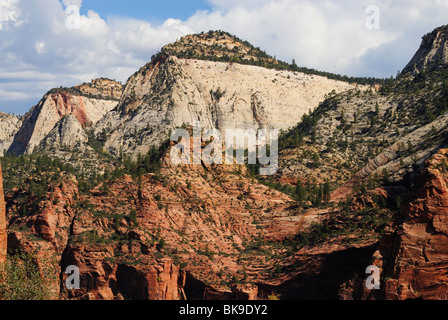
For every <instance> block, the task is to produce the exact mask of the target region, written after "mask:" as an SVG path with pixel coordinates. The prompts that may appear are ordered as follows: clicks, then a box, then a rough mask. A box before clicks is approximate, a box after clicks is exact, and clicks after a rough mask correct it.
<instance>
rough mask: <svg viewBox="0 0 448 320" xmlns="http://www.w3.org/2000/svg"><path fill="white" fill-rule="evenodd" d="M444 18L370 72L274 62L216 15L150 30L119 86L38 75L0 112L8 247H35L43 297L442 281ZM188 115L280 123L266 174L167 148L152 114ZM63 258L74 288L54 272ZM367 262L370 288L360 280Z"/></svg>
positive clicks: (352, 293) (395, 289) (417, 289)
mask: <svg viewBox="0 0 448 320" xmlns="http://www.w3.org/2000/svg"><path fill="white" fill-rule="evenodd" d="M444 30H446V27H441V28H438V29H436V30H435V31H434V32H432V33H430V34H428V35H427V36H425V37H424V39H423V44H422V46H421V48H420V49H419V51H418V52H417V54H416V56H415V57H414V58H413V60H412V61H411V63H410V64H409V65H411V66H412V67H409V65H408V66H407V67H406V68H405V69H404V70H403V72H402V74H401V75H399V76H398V77H397V78H396V79H388V80H381V81H380V80H378V81H377V84H376V85H375V81H374V80H372V79H364V80H362V79H359V83H358V84H357V83H353V82H350V81H349V82H347V81H344V78H343V77H337V76H330V75H328V76H324V73H319V72H315V71H310V70H306V69H301V68H298V67H297V66H291V65H287V64H285V63H283V62H280V61H278V60H276V59H275V58H273V57H271V56H269V55H267V54H266V53H264V52H263V51H261V50H260V49H258V48H255V47H253V46H252V45H250V44H249V43H247V42H245V41H242V40H240V39H238V38H237V37H235V36H231V35H229V34H227V33H225V32H220V31H215V32H208V33H201V34H197V35H191V36H186V37H184V38H181V39H180V40H179V41H177V42H175V43H173V44H169V45H167V46H165V47H164V48H162V50H161V51H160V53H158V54H157V55H155V56H154V57H153V59H152V60H151V61H150V62H149V63H148V64H147V65H145V66H144V67H142V68H141V69H140V70H139V71H137V72H136V73H135V74H134V75H132V76H131V77H130V78H129V80H128V81H127V83H126V85H125V86H124V87H121V85H120V84H117V83H115V82H113V81H111V80H106V79H100V80H96V81H93V82H92V83H91V84H84V85H82V86H78V87H74V88H61V89H54V90H52V91H50V92H49V93H48V94H47V95H45V97H44V98H43V100H42V101H41V102H40V103H39V104H38V105H37V106H35V107H34V108H33V109H32V110H31V111H30V112H29V113H28V114H27V115H25V116H24V117H23V119H22V118H17V122H14V118H11V119H10V121H13V124H14V123H16V124H17V125H15V124H14V125H13V126H12V129H10V131H7V132H10V133H9V135H7V136H8V137H10V136H14V142H13V143H12V145H11V147H10V148H9V149H10V153H9V154H8V155H7V156H5V157H4V158H3V159H2V165H3V172H4V185H5V192H6V195H5V199H6V212H5V214H6V221H7V234H8V239H7V240H8V242H7V246H8V250H9V252H10V253H11V254H12V255H13V253H14V252H15V250H21V251H24V252H27V253H29V254H32V253H34V254H35V255H34V256H33V259H34V260H35V261H36V265H37V267H38V270H39V271H41V273H42V274H45V276H44V277H43V280H42V281H43V282H42V283H43V285H42V287H41V291H42V292H45V293H46V294H48V297H52V298H60V299H66V298H69V299H92V300H93V299H106V300H111V299H151V300H177V299H188V300H201V299H278V298H281V299H286V300H294V299H379V300H381V299H420V298H423V299H434V298H437V297H439V296H441V295H442V296H443V294H445V292H446V288H447V286H448V282H447V280H446V275H445V269H446V268H445V265H446V263H447V260H446V252H445V251H446V250H445V249H444V246H445V244H446V242H447V241H448V240H447V239H448V238H447V233H446V228H447V227H446V217H445V215H446V212H445V211H446V210H445V207H446V204H445V202H446V197H447V195H446V194H447V192H448V191H447V190H446V189H447V188H446V185H447V181H448V180H447V176H446V171H447V168H446V164H447V159H446V155H447V151H446V148H447V147H448V144H447V142H448V141H447V139H446V137H447V134H448V132H447V130H448V125H447V123H448V119H447V115H446V111H448V108H447V103H448V82H447V80H446V79H447V77H446V75H447V66H446V61H444V58H443V59H439V58H436V57H437V56H438V55H439V54H438V53H437V52H442V53H444V52H445V49H444V48H445V43H446V42H445V40H446V37H447V34H446V32H445V31H444ZM439 56H440V55H439ZM443 56H444V54H442V55H441V57H443ZM299 70H302V71H299ZM330 78H331V79H330ZM196 121H200V122H201V124H202V127H203V128H204V129H207V128H217V129H220V130H225V129H233V128H251V129H259V128H278V129H282V133H281V136H280V138H279V146H280V155H279V171H278V174H277V175H275V176H273V177H263V176H259V175H258V170H257V169H258V166H257V165H236V164H233V165H207V164H205V163H202V165H198V166H195V165H180V166H176V165H174V164H173V163H172V162H171V160H170V152H171V150H172V149H173V148H175V147H176V146H177V145H176V143H174V142H169V141H168V138H169V132H170V130H172V129H174V128H179V127H183V128H185V129H187V130H190V131H191V130H192V127H191V126H192V125H193V123H194V122H196ZM19 126H21V127H20V130H17V129H13V128H18V127H19ZM8 130H9V129H8ZM14 130H17V133H16V134H15V133H14V132H15V131H14ZM8 139H10V138H8ZM201 147H202V148H206V147H207V143H206V142H204V143H202V146H201ZM12 153H15V154H16V155H18V154H21V156H19V157H15V156H14V155H13V154H12ZM0 200H1V197H0ZM0 209H1V202H0ZM1 218H2V212H1V211H0V250H1V248H2V247H1V246H2V244H3V246H4V241H3V242H2V241H1V236H2V234H3V235H4V234H5V228H4V227H3V226H2V224H1V223H2V220H1ZM2 232H3V233H2ZM49 260H51V261H54V262H52V263H49V262H48V261H49ZM70 265H76V266H78V267H79V268H80V271H81V289H80V290H77V291H69V290H66V288H65V287H64V283H65V280H66V279H67V274H66V273H65V272H64V271H65V270H66V268H67V267H68V266H70ZM369 265H376V266H377V267H378V268H379V269H380V271H381V289H380V290H368V289H367V288H366V287H365V280H366V277H367V276H368V275H366V268H367V266H369ZM48 267H52V268H50V270H49V269H48ZM17 268H19V267H17ZM43 271H45V272H43ZM0 295H1V292H0Z"/></svg>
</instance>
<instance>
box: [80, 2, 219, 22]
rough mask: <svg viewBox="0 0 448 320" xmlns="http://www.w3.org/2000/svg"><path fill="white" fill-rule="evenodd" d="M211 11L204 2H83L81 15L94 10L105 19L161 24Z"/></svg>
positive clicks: (208, 5)
mask: <svg viewBox="0 0 448 320" xmlns="http://www.w3.org/2000/svg"><path fill="white" fill-rule="evenodd" d="M130 4H132V5H130ZM211 9H212V5H210V3H208V2H207V1H204V0H187V1H186V0H164V1H160V0H159V1H154V0H134V1H123V0H84V1H83V7H82V9H81V14H86V13H87V11H88V10H94V11H96V12H98V13H99V14H100V15H102V16H104V17H105V18H107V17H109V16H117V15H118V16H126V17H131V18H135V19H142V20H148V21H150V22H152V23H163V21H165V20H166V19H168V18H175V19H181V20H186V19H188V18H189V17H191V16H192V15H194V14H195V13H196V11H197V10H211Z"/></svg>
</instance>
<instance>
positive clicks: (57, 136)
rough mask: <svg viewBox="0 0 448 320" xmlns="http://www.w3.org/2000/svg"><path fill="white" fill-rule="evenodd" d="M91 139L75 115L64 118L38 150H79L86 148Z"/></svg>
mask: <svg viewBox="0 0 448 320" xmlns="http://www.w3.org/2000/svg"><path fill="white" fill-rule="evenodd" d="M88 140H89V138H88V136H87V134H86V132H85V131H84V128H83V127H82V125H81V123H80V122H79V121H78V119H77V118H76V117H75V116H74V115H68V116H65V117H63V118H62V119H61V120H60V121H59V122H58V123H57V125H56V126H55V127H54V128H53V129H52V130H51V131H50V133H49V134H48V135H47V136H46V137H45V138H44V139H43V140H42V142H41V143H40V145H39V146H38V147H37V149H36V150H46V149H48V148H52V149H53V150H54V149H56V150H61V149H63V148H70V149H74V148H77V149H78V150H80V149H82V148H85V146H86V144H87V142H88Z"/></svg>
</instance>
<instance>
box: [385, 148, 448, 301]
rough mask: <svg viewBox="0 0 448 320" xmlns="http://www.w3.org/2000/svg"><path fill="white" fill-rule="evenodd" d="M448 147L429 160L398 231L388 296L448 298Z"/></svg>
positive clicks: (393, 297) (400, 297)
mask: <svg viewBox="0 0 448 320" xmlns="http://www.w3.org/2000/svg"><path fill="white" fill-rule="evenodd" d="M447 156H448V150H446V149H444V150H441V151H440V152H439V153H438V154H436V155H434V156H433V157H432V159H430V160H429V161H428V162H427V167H426V169H425V170H424V171H423V173H422V176H421V182H420V187H419V190H418V192H417V194H416V195H415V197H414V198H413V199H412V201H411V203H410V204H409V207H408V208H407V209H406V218H405V221H404V223H403V225H402V228H401V229H400V230H399V234H398V238H397V240H396V243H397V245H396V246H397V255H396V257H395V259H394V268H393V274H392V276H391V278H392V279H390V280H388V281H387V282H386V289H385V298H386V299H400V300H405V299H426V300H446V299H447V295H448V294H447V293H448V280H447V270H448V268H447V267H448V250H447V248H448V187H447V182H448V162H447V161H448V157H447Z"/></svg>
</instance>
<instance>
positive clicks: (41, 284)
mask: <svg viewBox="0 0 448 320" xmlns="http://www.w3.org/2000/svg"><path fill="white" fill-rule="evenodd" d="M41 265H42V266H43V268H44V269H43V270H39V267H38V266H37V264H36V258H35V257H34V256H33V255H31V254H28V253H23V252H22V253H16V254H14V255H9V256H8V258H7V260H6V262H5V263H3V264H0V300H50V299H51V298H52V295H51V292H50V285H51V283H52V282H53V281H54V280H56V279H57V275H56V264H55V263H52V262H51V261H44V262H43V263H42V261H41Z"/></svg>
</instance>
